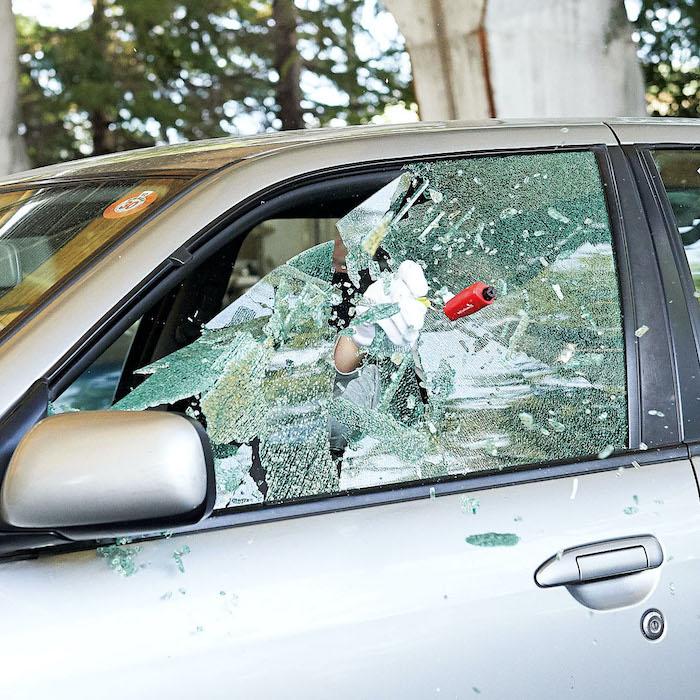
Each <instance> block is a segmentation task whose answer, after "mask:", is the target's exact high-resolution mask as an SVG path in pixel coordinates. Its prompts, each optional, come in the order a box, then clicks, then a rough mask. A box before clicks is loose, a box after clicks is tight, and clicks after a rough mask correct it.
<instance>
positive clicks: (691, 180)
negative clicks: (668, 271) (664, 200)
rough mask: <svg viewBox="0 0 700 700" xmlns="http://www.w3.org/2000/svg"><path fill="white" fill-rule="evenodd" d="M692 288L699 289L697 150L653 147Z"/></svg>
mask: <svg viewBox="0 0 700 700" xmlns="http://www.w3.org/2000/svg"><path fill="white" fill-rule="evenodd" d="M653 155H654V160H655V161H656V165H657V167H658V169H659V174H660V175H661V180H662V181H663V183H664V187H665V188H666V194H667V195H668V199H669V202H670V203H671V209H673V215H674V216H675V219H676V226H677V227H678V233H679V234H680V237H681V240H682V241H683V247H684V249H685V254H686V257H687V258H688V265H689V266H690V271H691V273H692V275H693V282H694V283H695V289H696V292H698V293H700V151H691V150H682V149H678V150H676V149H673V150H659V151H654V152H653Z"/></svg>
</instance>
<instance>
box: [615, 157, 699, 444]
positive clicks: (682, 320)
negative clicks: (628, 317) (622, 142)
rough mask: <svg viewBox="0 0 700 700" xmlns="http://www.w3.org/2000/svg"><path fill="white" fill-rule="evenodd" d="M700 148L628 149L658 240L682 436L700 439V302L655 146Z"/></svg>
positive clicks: (686, 439)
mask: <svg viewBox="0 0 700 700" xmlns="http://www.w3.org/2000/svg"><path fill="white" fill-rule="evenodd" d="M656 149H658V150H681V151H688V150H697V149H693V148H692V145H691V144H680V145H673V146H669V145H665V144H664V145H658V146H657V145H654V144H641V145H640V144H635V145H631V146H625V147H624V148H623V150H624V151H625V154H626V156H627V158H628V160H629V162H630V165H631V169H632V172H633V176H634V179H635V181H636V183H637V186H638V189H639V194H640V197H641V201H642V205H643V208H644V212H645V214H646V217H647V220H648V224H649V229H650V231H651V235H652V239H653V241H654V248H655V253H656V255H655V257H656V260H657V264H658V266H659V274H660V279H661V284H662V288H663V294H664V296H663V297H662V298H663V299H664V300H665V301H666V304H664V308H665V310H666V312H667V316H668V318H669V330H668V335H669V341H670V342H671V344H672V348H673V357H674V365H675V371H676V383H677V386H678V399H679V405H680V407H681V409H682V419H681V427H682V439H683V440H684V441H691V442H692V441H696V440H700V405H699V404H700V402H698V401H697V400H696V396H695V395H694V393H693V392H692V391H691V387H692V386H693V385H694V384H697V382H698V381H700V308H699V307H698V303H697V300H696V299H695V298H694V296H693V292H694V291H695V285H694V284H693V278H692V274H691V272H690V265H689V263H688V258H687V256H686V254H685V250H684V248H683V244H682V241H681V239H680V236H679V235H678V228H677V226H676V219H675V216H674V214H673V210H672V208H671V203H670V201H669V199H668V196H667V194H666V188H665V187H664V184H663V182H662V180H661V176H660V173H659V170H658V168H657V166H656V162H655V161H654V158H653V155H652V151H653V150H656Z"/></svg>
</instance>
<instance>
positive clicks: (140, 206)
mask: <svg viewBox="0 0 700 700" xmlns="http://www.w3.org/2000/svg"><path fill="white" fill-rule="evenodd" d="M156 199H158V194H157V193H156V192H154V191H153V190H143V192H139V193H138V194H130V195H128V196H127V197H122V198H121V199H118V200H117V201H116V202H114V203H113V204H110V205H109V206H108V207H107V208H106V209H105V210H104V212H103V213H102V216H104V218H105V219H121V218H122V217H124V216H134V214H138V213H139V212H142V211H143V210H144V209H145V208H146V207H149V206H150V205H151V204H153V202H155V201H156Z"/></svg>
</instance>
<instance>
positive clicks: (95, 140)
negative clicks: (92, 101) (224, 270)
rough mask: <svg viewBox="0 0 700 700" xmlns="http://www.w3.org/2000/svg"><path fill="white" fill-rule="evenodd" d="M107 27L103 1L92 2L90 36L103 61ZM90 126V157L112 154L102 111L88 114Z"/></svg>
mask: <svg viewBox="0 0 700 700" xmlns="http://www.w3.org/2000/svg"><path fill="white" fill-rule="evenodd" d="M108 35H109V26H108V25H107V18H106V17H105V5H104V0H93V3H92V36H93V41H94V42H95V46H96V47H97V51H98V53H99V54H100V56H101V57H102V60H103V61H106V60H107V57H106V52H107V44H108V41H109V36H108ZM90 124H92V155H94V156H101V155H103V154H105V153H112V151H113V150H114V149H113V148H110V145H109V140H108V136H109V119H108V117H107V115H106V114H105V111H104V110H102V109H95V110H93V111H92V112H91V113H90Z"/></svg>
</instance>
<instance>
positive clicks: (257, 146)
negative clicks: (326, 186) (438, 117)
mask: <svg viewBox="0 0 700 700" xmlns="http://www.w3.org/2000/svg"><path fill="white" fill-rule="evenodd" d="M586 126H588V127H606V126H607V127H608V128H609V129H610V130H611V131H612V132H613V134H614V136H615V137H616V139H617V141H619V142H621V143H635V142H637V143H640V142H643V143H656V142H659V143H700V120H698V119H678V118H650V117H649V118H642V117H639V118H636V117H635V118H623V117H615V118H611V119H571V118H562V119H536V120H535V119H486V120H482V121H444V122H412V123H405V124H387V125H375V124H373V125H365V126H350V127H339V128H319V129H306V130H299V131H285V132H274V133H268V134H262V135H255V136H243V137H238V136H230V137H223V138H217V139H208V140H204V141H191V142H187V143H179V144H172V145H165V146H155V147H153V148H143V149H138V150H133V151H124V152H120V153H112V154H108V155H104V156H96V157H91V158H84V159H80V160H74V161H70V162H67V163H58V164H56V165H50V166H46V167H43V168H36V169H34V170H27V171H24V172H21V173H15V174H13V175H10V176H8V177H6V178H2V179H0V186H2V185H6V184H10V183H22V182H27V181H33V182H36V181H47V180H64V179H83V178H95V177H97V178H100V177H109V176H119V175H122V176H132V175H133V174H135V173H138V174H148V175H151V176H153V175H161V176H167V175H169V174H170V175H180V176H184V177H197V176H198V175H204V174H206V173H210V172H213V171H215V170H219V169H220V168H224V167H227V166H230V165H233V164H235V163H238V162H240V161H241V160H245V159H250V158H259V157H263V156H265V155H268V154H271V153H274V152H279V151H280V150H286V149H290V148H296V147H299V146H303V145H304V144H311V143H315V144H318V143H323V142H327V143H329V144H331V143H333V142H337V141H341V140H342V141H345V140H348V139H354V138H366V137H377V138H381V137H382V136H388V135H392V134H398V133H404V134H405V133H427V132H436V131H437V132H439V131H444V130H448V129H449V130H465V131H490V130H492V129H498V130H499V131H501V132H503V131H508V130H509V128H513V129H521V128H523V127H527V128H528V129H530V130H532V129H535V130H536V129H537V127H542V128H543V130H547V131H550V130H551V129H552V127H559V128H560V129H561V130H562V131H566V130H567V129H568V128H569V127H586ZM503 135H504V136H505V134H503Z"/></svg>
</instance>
